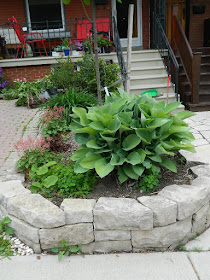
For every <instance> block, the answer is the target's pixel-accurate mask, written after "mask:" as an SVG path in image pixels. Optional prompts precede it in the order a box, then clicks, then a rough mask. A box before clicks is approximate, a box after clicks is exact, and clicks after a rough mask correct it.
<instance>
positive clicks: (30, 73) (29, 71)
mask: <svg viewBox="0 0 210 280" xmlns="http://www.w3.org/2000/svg"><path fill="white" fill-rule="evenodd" d="M3 70H4V74H5V78H6V80H7V81H8V82H9V83H11V84H12V82H13V81H14V80H15V79H21V80H22V79H23V78H26V79H27V80H28V81H30V82H32V81H34V80H36V79H40V78H44V77H45V76H46V75H49V74H50V70H51V66H50V65H38V66H20V67H8V68H7V67H4V68H3Z"/></svg>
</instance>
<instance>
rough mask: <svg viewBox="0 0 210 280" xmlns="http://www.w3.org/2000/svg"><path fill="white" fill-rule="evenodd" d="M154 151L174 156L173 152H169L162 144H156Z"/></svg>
mask: <svg viewBox="0 0 210 280" xmlns="http://www.w3.org/2000/svg"><path fill="white" fill-rule="evenodd" d="M155 152H156V153H157V154H158V155H164V154H165V155H170V156H174V153H173V152H169V151H166V150H165V149H164V148H163V147H162V145H161V144H160V145H158V146H157V147H156V148H155Z"/></svg>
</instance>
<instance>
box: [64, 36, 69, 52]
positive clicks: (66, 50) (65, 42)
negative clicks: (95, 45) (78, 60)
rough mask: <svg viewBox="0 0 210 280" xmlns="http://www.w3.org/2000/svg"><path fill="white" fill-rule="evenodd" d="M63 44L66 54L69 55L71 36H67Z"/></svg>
mask: <svg viewBox="0 0 210 280" xmlns="http://www.w3.org/2000/svg"><path fill="white" fill-rule="evenodd" d="M63 45H64V55H65V56H69V54H70V46H69V38H65V39H64V40H63Z"/></svg>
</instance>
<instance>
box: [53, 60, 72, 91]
mask: <svg viewBox="0 0 210 280" xmlns="http://www.w3.org/2000/svg"><path fill="white" fill-rule="evenodd" d="M57 61H58V63H57V64H55V65H54V66H53V67H52V71H51V75H50V79H51V81H52V84H53V86H54V87H57V88H59V89H66V90H68V89H69V88H70V87H72V86H74V83H75V76H76V72H74V71H75V65H74V64H73V63H72V61H71V58H70V57H69V56H68V57H67V58H58V59H57Z"/></svg>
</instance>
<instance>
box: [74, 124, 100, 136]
mask: <svg viewBox="0 0 210 280" xmlns="http://www.w3.org/2000/svg"><path fill="white" fill-rule="evenodd" d="M74 132H75V133H88V134H92V135H95V134H96V130H95V129H93V128H92V127H90V126H87V127H82V128H78V129H76V130H75V131H74Z"/></svg>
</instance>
